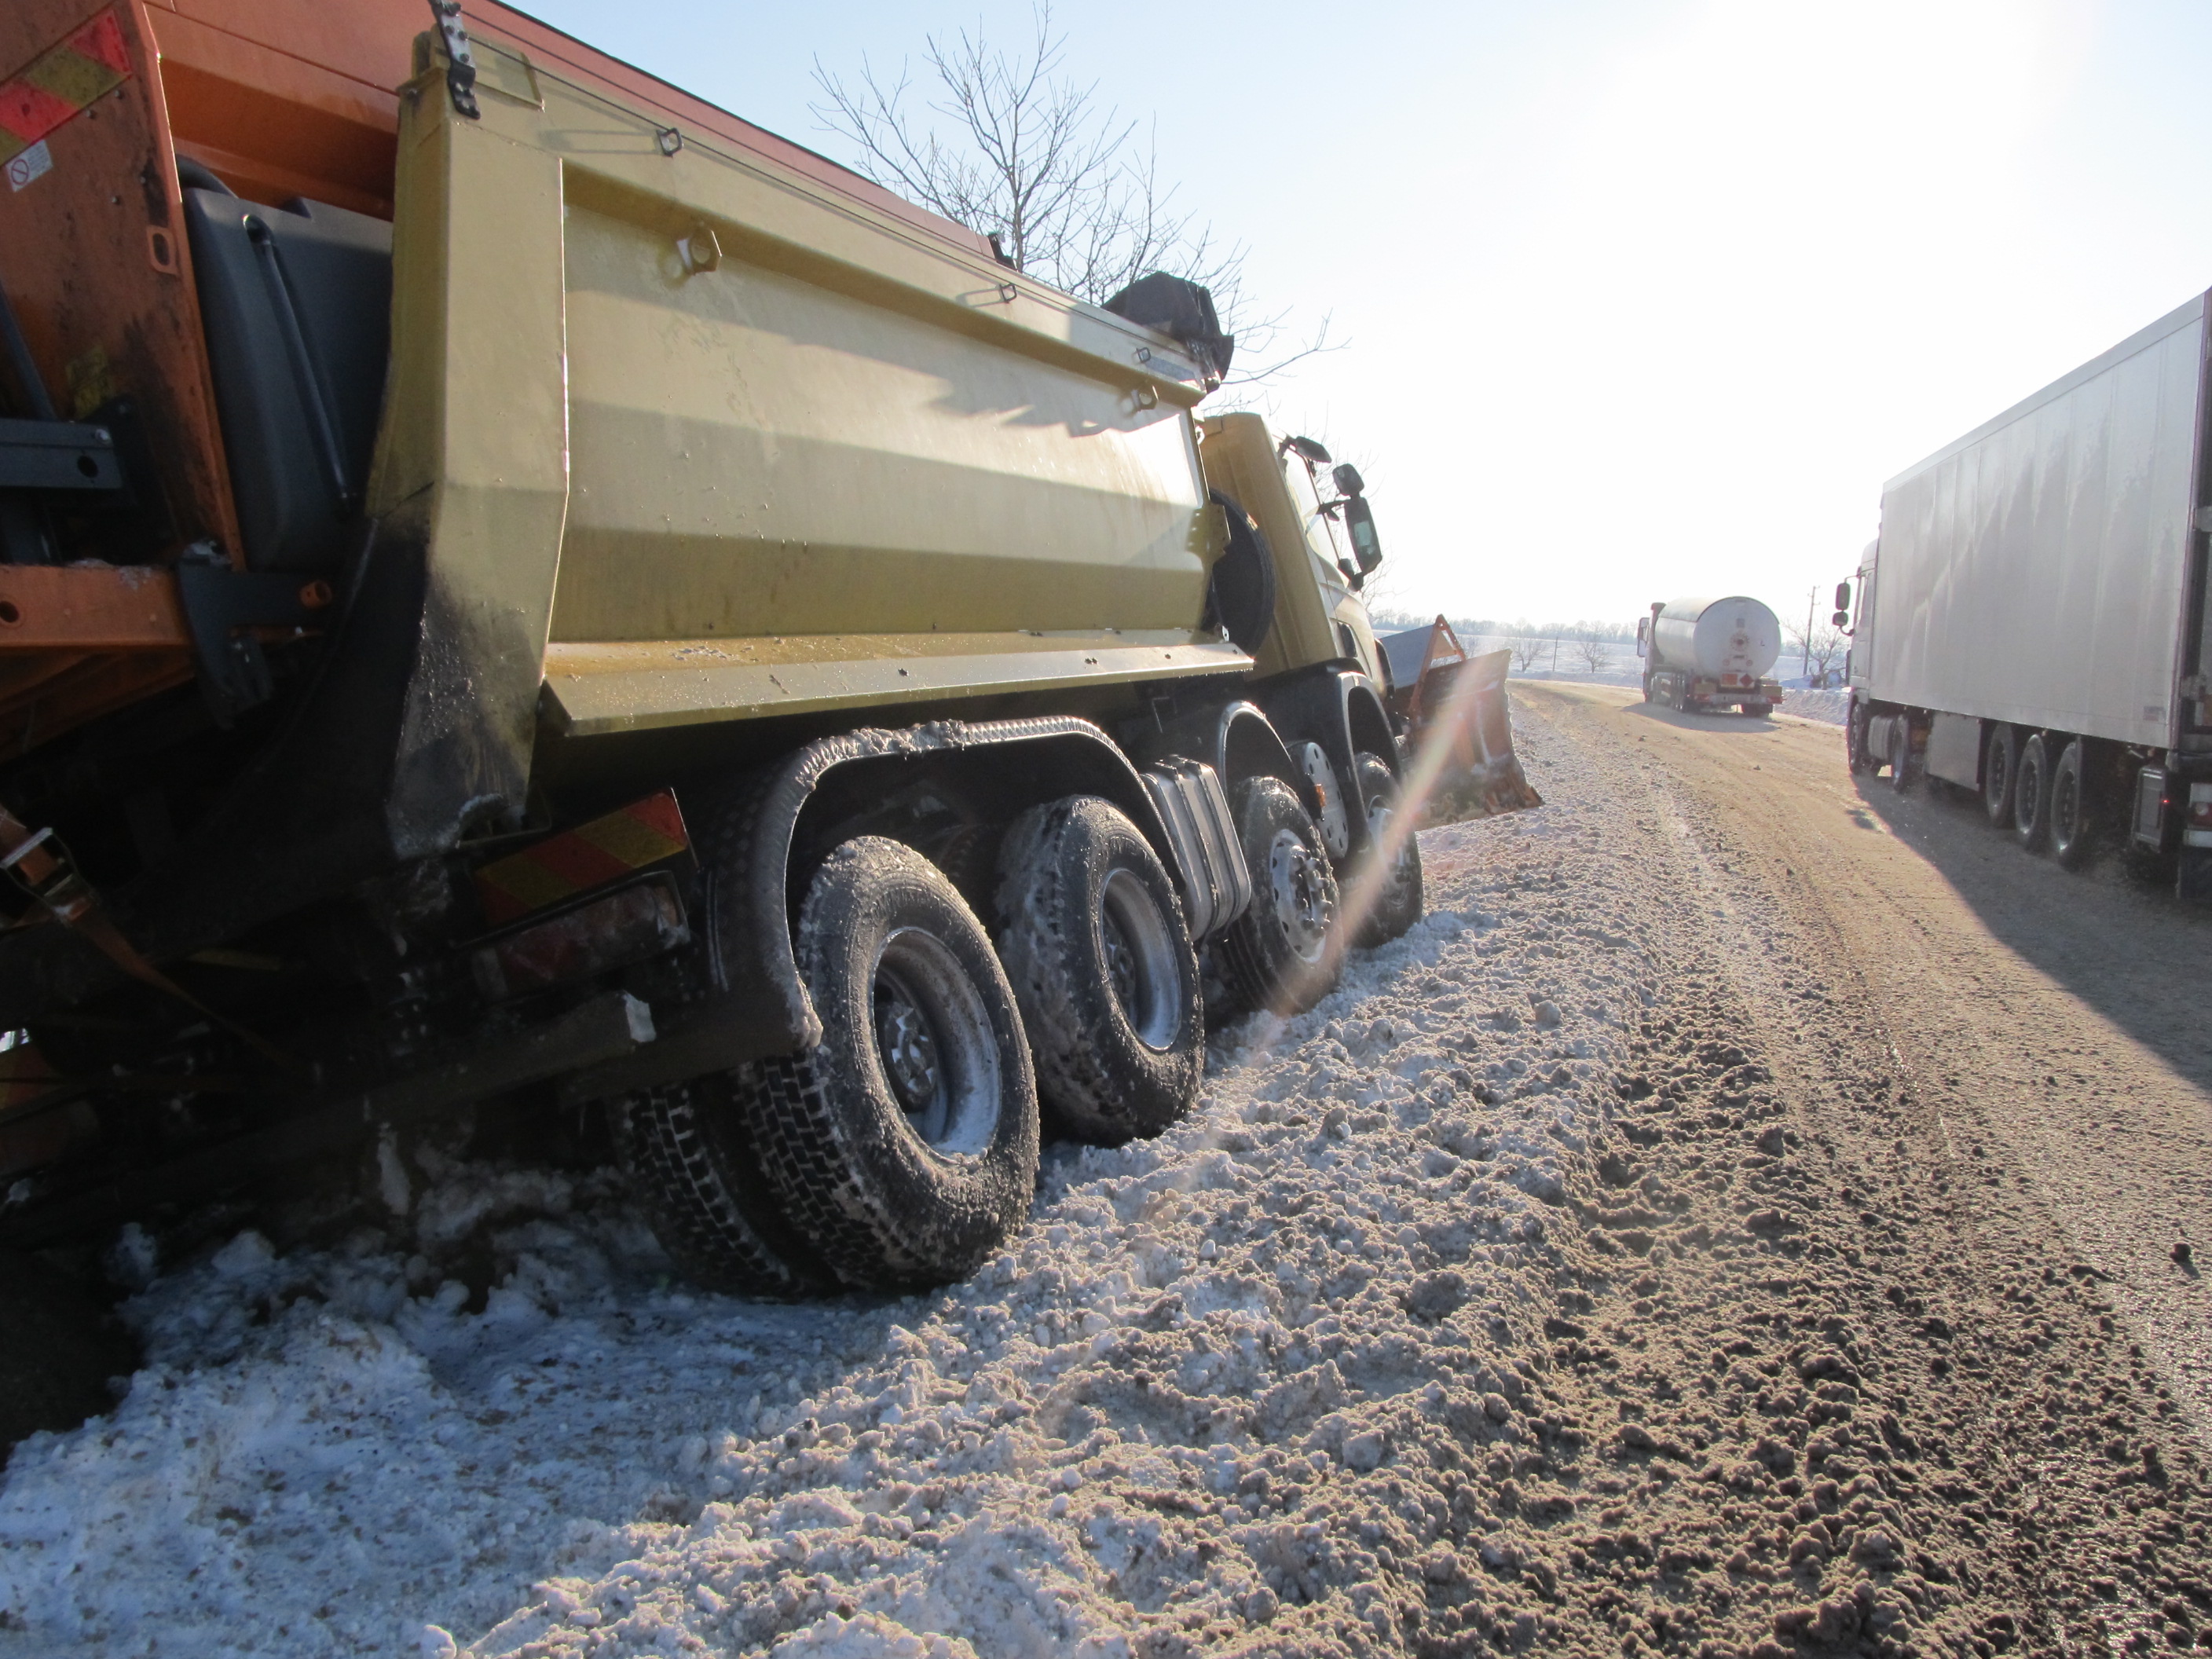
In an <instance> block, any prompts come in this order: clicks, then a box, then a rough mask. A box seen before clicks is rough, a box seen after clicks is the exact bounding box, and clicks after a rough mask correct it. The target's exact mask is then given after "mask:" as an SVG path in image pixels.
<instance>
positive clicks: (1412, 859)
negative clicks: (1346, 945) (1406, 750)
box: [1351, 751, 1422, 945]
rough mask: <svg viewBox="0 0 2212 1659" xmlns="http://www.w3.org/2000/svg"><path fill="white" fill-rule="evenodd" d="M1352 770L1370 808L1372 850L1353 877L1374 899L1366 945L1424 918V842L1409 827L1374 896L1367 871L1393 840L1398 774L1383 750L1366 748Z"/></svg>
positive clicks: (1362, 930)
mask: <svg viewBox="0 0 2212 1659" xmlns="http://www.w3.org/2000/svg"><path fill="white" fill-rule="evenodd" d="M1352 779H1353V781H1355V782H1356V783H1358V786H1359V799H1360V800H1361V802H1362V803H1363V804H1364V805H1365V807H1366V809H1367V850H1366V851H1365V852H1364V853H1363V854H1361V855H1360V858H1359V860H1358V864H1357V865H1355V866H1354V867H1353V870H1352V882H1351V887H1352V890H1353V891H1354V892H1357V893H1358V894H1359V895H1360V896H1363V897H1370V908H1369V909H1368V911H1367V914H1366V915H1364V916H1363V917H1362V918H1361V919H1360V922H1359V942H1360V943H1361V944H1362V945H1387V944H1389V942H1390V941H1391V940H1392V939H1398V938H1401V937H1402V936H1403V934H1404V933H1405V932H1406V930H1407V928H1408V927H1412V926H1413V924H1414V923H1415V922H1417V921H1419V920H1420V919H1421V902H1422V901H1421V843H1420V840H1419V837H1418V836H1415V835H1414V834H1413V832H1412V830H1411V829H1408V830H1407V835H1406V839H1405V841H1404V842H1402V843H1401V845H1400V846H1399V848H1398V850H1397V853H1396V855H1395V857H1393V858H1392V859H1391V860H1390V867H1389V871H1388V872H1386V873H1385V874H1384V875H1383V878H1382V880H1381V881H1380V882H1379V883H1377V884H1376V886H1375V889H1374V891H1373V893H1372V895H1371V896H1370V894H1369V891H1368V883H1369V881H1370V876H1369V874H1368V873H1367V872H1368V870H1369V868H1370V866H1371V865H1372V863H1373V861H1374V859H1375V857H1376V854H1377V853H1378V852H1379V851H1380V850H1381V848H1382V847H1383V843H1384V842H1386V841H1387V840H1388V839H1389V835H1390V827H1391V824H1392V823H1393V822H1394V821H1395V819H1396V817H1397V816H1398V811H1399V789H1398V779H1397V776H1396V775H1395V773H1393V772H1392V771H1391V770H1390V767H1389V763H1388V762H1386V761H1385V760H1384V759H1383V757H1381V756H1380V755H1370V754H1367V753H1365V752H1364V751H1363V752H1362V753H1360V754H1358V755H1357V756H1354V757H1353V758H1352Z"/></svg>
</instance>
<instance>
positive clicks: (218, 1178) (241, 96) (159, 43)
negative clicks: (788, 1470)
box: [0, 0, 1510, 1294]
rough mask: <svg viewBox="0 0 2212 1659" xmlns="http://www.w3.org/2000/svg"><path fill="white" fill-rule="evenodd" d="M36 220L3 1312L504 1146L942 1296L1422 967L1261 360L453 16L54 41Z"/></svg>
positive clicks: (513, 31)
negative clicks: (1350, 1009)
mask: <svg viewBox="0 0 2212 1659" xmlns="http://www.w3.org/2000/svg"><path fill="white" fill-rule="evenodd" d="M0 171H4V172H5V173H6V175H7V181H8V187H7V188H6V189H5V190H0V300H4V301H5V303H4V304H0V334H4V340H0V346H4V351H3V352H0V924H4V925H0V1034H4V1036H0V1073H4V1079H3V1080H0V1243H11V1244H14V1245H16V1246H19V1247H27V1246H36V1245H39V1244H40V1243H45V1242H49V1241H53V1240H57V1239H60V1238H64V1237H70V1236H83V1235H86V1234H88V1233H91V1232H93V1231H96V1230H97V1229H98V1228H100V1227H102V1226H106V1225H112V1223H113V1222H114V1221H115V1220H116V1219H118V1218H122V1217H125V1216H138V1217H142V1218H154V1219H158V1218H159V1217H160V1216H161V1214H162V1213H164V1212H165V1208H166V1212H168V1213H176V1212H180V1211H181V1210H183V1209H184V1208H185V1206H190V1205H191V1204H194V1203H197V1202H199V1201H201V1200H205V1199H207V1198H209V1197H210V1196H219V1195H221V1194H225V1193H227V1192H229V1191H233V1190H235V1189H238V1188H240V1187H241V1186H243V1185H244V1184H246V1183H247V1182H250V1181H251V1180H252V1178H253V1177H254V1176H255V1175H256V1174H257V1173H258V1172H262V1171H266V1170H270V1169H272V1168H276V1167H280V1166H281V1167H289V1166H290V1165H292V1164H295V1163H296V1162H297V1161H298V1160H300V1159H301V1158H308V1157H312V1156H313V1155H315V1154H317V1153H318V1152H322V1151H326V1150H330V1149H334V1148H337V1147H341V1146H347V1145H350V1144H354V1143H356V1142H357V1141H358V1139H359V1138H360V1137H361V1136H362V1133H364V1132H371V1133H384V1132H386V1131H389V1132H391V1133H395V1134H396V1133H400V1132H402V1131H403V1130H404V1129H405V1128H406V1127H407V1126H408V1125H410V1123H419V1122H422V1121H426V1120H427V1121H435V1120H437V1119H439V1118H441V1117H447V1118H450V1117H451V1116H452V1115H454V1114H455V1113H457V1112H459V1110H460V1109H463V1108H465V1107H467V1106H470V1105H471V1104H474V1103H482V1102H485V1101H489V1100H501V1101H507V1102H512V1103H515V1104H516V1105H517V1106H518V1107H519V1108H522V1109H524V1110H521V1111H520V1112H519V1113H518V1114H517V1118H518V1121H525V1122H527V1123H531V1124H537V1125H547V1124H552V1123H556V1122H565V1123H569V1124H586V1125H587V1126H591V1127H590V1128H589V1135H590V1137H592V1138H596V1137H597V1136H598V1134H599V1130H600V1128H602V1127H603V1128H604V1129H605V1133H606V1137H607V1139H609V1140H610V1141H611V1146H612V1150H613V1151H614V1152H615V1153H616V1155H617V1156H619V1157H620V1158H621V1159H622V1160H623V1163H624V1164H625V1165H626V1167H627V1168H628V1170H629V1174H630V1176H631V1178H632V1181H633V1184H634V1186H635V1189H636V1191H637V1192H638V1193H639V1194H640V1197H641V1200H642V1201H643V1202H644V1203H645V1205H646V1206H647V1209H648V1211H649V1212H650V1213H651V1214H652V1215H653V1218H654V1223H655V1225H656V1227H657V1229H658V1230H659V1232H660V1235H661V1237H662V1238H663V1240H664V1241H665V1243H667V1245H668V1247H669V1249H670V1250H671V1254H672V1255H674V1256H675V1257H676V1259H677V1260H678V1262H679V1263H681V1265H683V1266H684V1267H685V1268H686V1269H687V1270H688V1271H690V1273H693V1274H694V1275H695V1276H696V1277H697V1278H699V1279H702V1280H706V1281H708V1282H711V1283H715V1284H720V1285H732V1286H746V1287H750V1288H754V1289H762V1290H767V1291H775V1292H778V1293H785V1294H793V1293H799V1292H802V1291H808V1290H811V1289H814V1288H818V1287H823V1286H834V1285H914V1284H925V1283H930V1282H934V1281H937V1280H940V1279H945V1278H947V1277H955V1276H957V1275H959V1274H960V1273H964V1272H965V1271H967V1270H968V1268H969V1267H971V1266H972V1265H973V1264H974V1263H975V1262H976V1261H980V1260H981V1259H982V1258H983V1256H984V1255H987V1253H988V1252H989V1251H990V1250H992V1249H995V1248H996V1247H997V1245H998V1243H999V1242H1000V1240H1001V1239H1002V1238H1003V1237H1005V1235H1006V1232H1007V1231H1008V1230H1009V1229H1010V1228H1012V1227H1013V1226H1016V1225H1018V1223H1019V1221H1020V1218H1022V1216H1024V1214H1026V1212H1027V1208H1028V1206H1029V1203H1030V1196H1031V1194H1032V1193H1033V1190H1034V1178H1035V1172H1036V1163H1037V1156H1038V1143H1039V1139H1040V1136H1041V1134H1042V1133H1043V1132H1044V1130H1045V1129H1046V1128H1047V1127H1050V1128H1051V1129H1053V1130H1054V1131H1055V1132H1058V1133H1066V1134H1071V1135H1079V1136H1085V1137H1088V1138H1091V1139H1099V1140H1107V1141H1113V1140H1120V1139H1127V1138H1129V1137H1130V1136H1133V1135H1141V1134H1151V1133H1158V1131H1159V1130H1160V1129H1161V1128H1163V1127H1165V1126H1166V1125H1167V1124H1169V1123H1170V1122H1172V1121H1175V1120H1176V1118H1177V1117H1178V1116H1179V1115H1182V1113H1183V1112H1185V1111H1186V1110H1188V1109H1189V1107H1190V1105H1191V1103H1193V1102H1194V1100H1195V1098H1196V1097H1197V1091H1198V1086H1199V1079H1200V1072H1201V1069H1202V1060H1203V1029H1202V1028H1203V1022H1204V1018H1205V1017H1206V1011H1207V1009H1208V1008H1209V1007H1218V1006H1221V1004H1222V1003H1223V1002H1224V1001H1225V1002H1226V1003H1227V1004H1229V1005H1230V1006H1249V1007H1264V1008H1267V1009H1270V1010H1273V1011H1276V1012H1295V1011H1297V1010H1298V1009H1301V1008H1304V1007H1307V1006H1311V1005H1312V1004H1313V1003H1314V1002H1315V1001H1316V1000H1318V999H1319V998H1320V997H1322V995H1324V994H1327V992H1328V989H1329V987H1330V986H1331V985H1332V984H1333V983H1334V976H1335V973H1336V969H1337V965H1338V963H1339V962H1340V959H1341V957H1342V954H1343V951H1345V950H1346V948H1347V947H1348V946H1349V945H1352V944H1353V943H1354V942H1357V941H1367V942H1374V941H1378V940H1383V939H1389V938H1392V937H1394V936H1395V935H1396V934H1398V933H1402V932H1403V931H1404V929H1405V928H1407V927H1409V926H1411V925H1412V923H1413V921H1415V920H1416V919H1417V918H1418V917H1419V915H1420V914H1421V903H1422V900H1421V884H1420V868H1419V847H1418V843H1417V842H1415V840H1414V839H1413V836H1412V833H1411V825H1412V819H1413V816H1414V814H1413V813H1412V812H1410V811H1401V805H1402V804H1403V803H1404V802H1405V801H1406V799H1407V790H1408V787H1409V786H1410V785H1412V784H1413V781H1414V780H1413V775H1412V774H1411V773H1410V772H1409V769H1408V765H1407V758H1406V755H1405V752H1404V749H1403V746H1402V739H1403V738H1404V737H1405V735H1406V732H1407V726H1406V721H1405V720H1404V719H1403V718H1402V717H1401V716H1400V715H1397V714H1394V713H1393V710H1392V708H1390V706H1389V702H1388V701H1387V699H1386V688H1387V686H1388V684H1389V676H1388V671H1387V667H1386V665H1385V664H1384V661H1383V657H1382V655H1381V653H1380V652H1379V650H1378V648H1377V647H1376V641H1375V637H1374V632H1373V629H1372V628H1371V626H1370V624H1369V623H1368V620H1367V617H1366V613H1365V610H1364V605H1362V604H1361V603H1360V602H1359V600H1358V597H1357V594H1358V587H1359V584H1360V582H1361V581H1362V580H1364V575H1365V574H1366V573H1367V572H1369V571H1371V570H1372V569H1373V568H1375V567H1376V562H1378V561H1379V560H1380V558H1381V544H1380V542H1379V540H1378V539H1377V537H1376V531H1375V522H1374V513H1373V510H1372V507H1370V504H1369V502H1368V501H1367V500H1366V498H1365V494H1364V483H1363V481H1362V480H1361V479H1360V477H1359V475H1358V471H1357V470H1356V469H1353V468H1351V467H1349V466H1342V465H1336V466H1332V465H1330V463H1329V459H1328V454H1327V452H1326V451H1325V450H1323V449H1322V447H1320V446H1319V445H1317V444H1315V443H1313V442H1312V441H1310V440H1306V439H1299V438H1290V437H1284V436H1280V435H1276V434H1273V433H1271V432H1270V431H1268V430H1267V427H1266V425H1265V423H1264V422H1262V421H1261V419H1260V418H1259V417H1258V416H1253V415H1249V414H1228V415H1223V416H1211V415H1209V416H1206V417H1205V418H1203V419H1201V418H1200V416H1199V415H1198V413H1197V406H1198V404H1199V403H1200V400H1201V399H1202V398H1205V397H1206V394H1207V393H1208V392H1211V391H1212V390H1213V389H1214V388H1215V387H1217V386H1218V384H1219V383H1220V380H1221V377H1222V374H1223V373H1224V372H1225V369H1226V367H1227V364H1228V362H1229V358H1230V355H1231V351H1232V349H1233V344H1234V343H1233V342H1232V341H1231V339H1230V338H1229V337H1228V336H1227V335H1225V333H1224V332H1223V331H1222V330H1221V329H1220V327H1219V325H1218V321H1217V319H1215V318H1214V316H1213V313H1212V302H1211V300H1210V298H1209V296H1208V295H1206V293H1205V291H1204V290H1203V289H1199V288H1197V287H1195V286H1194V285H1193V284H1191V283H1186V282H1182V281H1180V280H1178V279H1176V278H1174V277H1172V276H1164V275H1159V274H1154V275H1152V276H1146V277H1145V278H1143V279H1141V280H1140V281H1139V282H1137V283H1133V284H1132V285H1131V287H1130V288H1129V289H1127V290H1126V291H1125V292H1124V293H1123V294H1122V295H1119V296H1116V298H1115V300H1113V301H1109V304H1107V305H1106V306H1103V307H1101V306H1093V305H1088V304H1085V303H1084V302H1081V301H1077V300H1074V299H1073V298H1071V297H1070V296H1068V295H1065V294H1061V293H1059V292H1057V291H1056V290H1054V289H1050V288H1049V287H1048V286H1046V285H1044V284H1042V283H1037V282H1036V281H1034V280H1032V279H1031V278H1030V277H1029V276H1025V275H1024V274H1022V273H1020V272H1018V271H1016V270H1010V269H1008V268H1007V267H1006V265H1004V264H1002V263H1001V262H1000V261H999V260H998V259H997V258H995V257H994V253H993V251H992V248H991V246H990V245H989V243H988V242H987V240H985V239H984V238H982V237H981V236H978V235H975V234H972V233H971V232H969V231H968V230H967V229H964V228H962V227H960V226H957V225H953V224H949V223H947V222H944V221H942V220H940V219H938V218H936V217H934V216H932V215H930V214H927V213H926V212H923V211H922V210H919V209H917V208H915V207H914V206H912V205H910V204H907V203H904V202H902V201H900V200H898V199H897V198H896V197H893V196H890V195H889V194H888V193H886V192H885V191H882V190H880V189H878V187H876V186H875V185H872V184H870V183H868V182H867V181H866V180H865V179H860V178H857V177H855V176H854V175H853V174H852V173H848V172H846V171H844V170H843V169H842V168H840V167H836V166H834V165H833V164H831V163H829V162H828V161H824V160H823V159H822V158H821V157H819V156H817V155H812V154H811V153H810V152H808V151H806V150H805V149H801V148H799V147H798V146H795V145H793V144H790V143H786V142H785V141H783V140H781V139H779V138H777V137H774V136H773V135H771V134H769V133H766V132H763V131H760V130H758V129H757V128H755V127H752V126H750V125H747V124H746V123H744V122H743V121H740V120H738V119H736V118H733V117H732V116H730V115H728V114H726V113H725V112H722V111H720V110H718V109H715V108H714V107H712V106H708V105H707V104H704V103H702V102H700V101H699V100H696V99H692V98H690V97H688V96H687V95H685V94H683V93H681V92H679V91H678V90H676V89H675V88H671V87H669V86H666V85H665V84H663V83H661V82H658V81H655V80H653V79H652V78H651V77H649V76H645V75H643V74H641V73H639V72H638V71H636V70H632V69H630V68H629V67H627V66H625V65H623V64H619V63H617V62H614V61H612V60H611V59H609V58H606V57H605V56H603V55H602V54H599V53H598V52H593V51H592V50H591V49H590V48H588V47H586V46H582V45H580V43H578V42H576V41H574V40H569V39H568V38H567V37H566V36H563V35H562V34H560V33H557V32H556V31H554V30H552V29H550V28H547V27H544V25H542V24H539V23H538V22H536V21H532V19H530V18H528V17H526V16H524V15H521V14H520V13H518V12H514V11H511V10H508V9H505V8H503V7H501V6H498V5H495V4H489V3H484V4H477V3H470V4H468V5H467V6H466V7H465V9H464V8H463V7H462V6H461V5H459V4H458V3H455V0H429V3H428V4H427V5H426V4H424V3H422V0H343V3H340V0H107V3H100V0H11V3H10V4H9V5H8V6H7V7H6V8H4V9H0ZM1431 666H1433V665H1431ZM1463 679H1464V683H1465V684H1468V685H1474V684H1477V682H1476V681H1475V680H1474V679H1472V678H1464V677H1463ZM1485 684H1486V683H1485ZM1491 690H1492V693H1493V702H1495V701H1496V696H1495V692H1496V688H1494V687H1492V688H1491ZM1479 713H1480V711H1471V714H1479ZM1489 714H1490V715H1491V716H1492V718H1491V719H1490V720H1488V722H1487V723H1485V722H1484V721H1483V720H1480V719H1475V720H1473V723H1472V726H1471V729H1474V730H1479V731H1481V732H1486V733H1490V734H1492V736H1494V737H1495V738H1497V739H1498V741H1500V742H1502V741H1503V740H1504V736H1505V734H1506V732H1507V728H1506V726H1505V725H1504V720H1503V719H1502V704H1500V705H1499V706H1498V707H1497V708H1492V709H1491V710H1490V711H1489ZM1493 746H1494V745H1493V744H1492V741H1491V738H1485V754H1486V757H1487V758H1490V759H1498V760H1504V761H1510V751H1509V752H1508V753H1506V754H1504V755H1503V756H1498V755H1492V754H1491V752H1490V751H1491V749H1492V747H1493ZM1209 964H1210V968H1211V970H1212V971H1210V972H1209V971H1207V968H1208V965H1209ZM1201 987H1211V988H1210V989H1209V990H1208V991H1207V994H1205V995H1202V994H1201ZM1217 991H1218V996H1217V995H1215V994H1213V993H1214V992H1217ZM530 1108H535V1109H536V1111H537V1115H532V1114H531V1112H530V1111H529V1110H527V1109H530Z"/></svg>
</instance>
